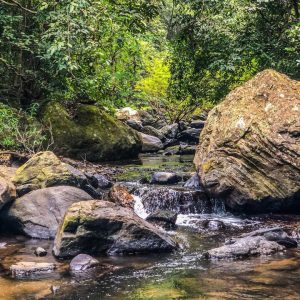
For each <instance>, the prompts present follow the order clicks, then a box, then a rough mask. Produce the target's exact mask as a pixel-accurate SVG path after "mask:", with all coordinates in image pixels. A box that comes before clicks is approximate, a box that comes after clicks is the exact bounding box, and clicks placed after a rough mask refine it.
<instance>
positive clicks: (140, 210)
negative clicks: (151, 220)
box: [133, 195, 149, 219]
mask: <svg viewBox="0 0 300 300" xmlns="http://www.w3.org/2000/svg"><path fill="white" fill-rule="evenodd" d="M133 198H134V212H135V213H136V214H137V215H138V216H139V217H140V218H142V219H146V218H147V217H148V215H149V214H148V213H147V212H146V210H145V208H144V205H143V202H142V199H141V197H139V196H135V195H133Z"/></svg>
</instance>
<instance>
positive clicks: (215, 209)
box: [210, 198, 226, 215]
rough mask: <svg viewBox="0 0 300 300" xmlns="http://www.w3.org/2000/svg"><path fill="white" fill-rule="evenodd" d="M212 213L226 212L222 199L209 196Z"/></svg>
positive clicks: (220, 213)
mask: <svg viewBox="0 0 300 300" xmlns="http://www.w3.org/2000/svg"><path fill="white" fill-rule="evenodd" d="M210 201H211V204H212V213H214V214H218V215H223V214H225V213H226V208H225V202H224V200H223V199H219V198H218V199H217V198H211V199H210Z"/></svg>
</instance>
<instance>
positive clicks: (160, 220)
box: [146, 209, 177, 230]
mask: <svg viewBox="0 0 300 300" xmlns="http://www.w3.org/2000/svg"><path fill="white" fill-rule="evenodd" d="M176 220H177V213H175V212H172V211H168V210H160V209H158V210H156V211H155V212H153V213H151V214H150V215H149V216H148V217H147V218H146V221H148V222H150V223H153V224H156V225H158V226H160V227H162V228H164V229H166V230H172V229H175V228H176Z"/></svg>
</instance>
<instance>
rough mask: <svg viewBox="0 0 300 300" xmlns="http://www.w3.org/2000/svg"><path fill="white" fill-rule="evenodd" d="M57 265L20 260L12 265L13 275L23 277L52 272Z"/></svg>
mask: <svg viewBox="0 0 300 300" xmlns="http://www.w3.org/2000/svg"><path fill="white" fill-rule="evenodd" d="M55 268H56V266H55V264H53V263H37V262H26V261H22V262H18V263H16V264H14V265H12V266H11V267H10V272H11V275H12V277H15V278H20V277H21V278H22V277H28V276H32V275H39V274H44V273H51V272H53V271H54V270H55Z"/></svg>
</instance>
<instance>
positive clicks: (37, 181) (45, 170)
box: [12, 151, 87, 190]
mask: <svg viewBox="0 0 300 300" xmlns="http://www.w3.org/2000/svg"><path fill="white" fill-rule="evenodd" d="M12 180H13V182H14V184H15V185H16V186H24V185H26V186H30V189H31V190H37V189H41V188H46V187H50V186H55V185H73V186H81V185H82V183H83V182H85V181H86V180H87V179H86V177H85V175H84V174H83V173H82V172H80V171H79V170H77V169H75V168H73V167H72V166H70V165H68V164H65V163H63V162H61V161H60V159H59V158H58V157H57V156H56V155H55V154H54V153H53V152H51V151H45V152H39V153H37V154H35V155H34V156H33V157H32V158H31V159H29V160H28V161H27V162H26V163H25V164H24V165H22V166H21V167H20V168H18V169H17V171H16V173H15V175H14V177H13V178H12Z"/></svg>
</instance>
